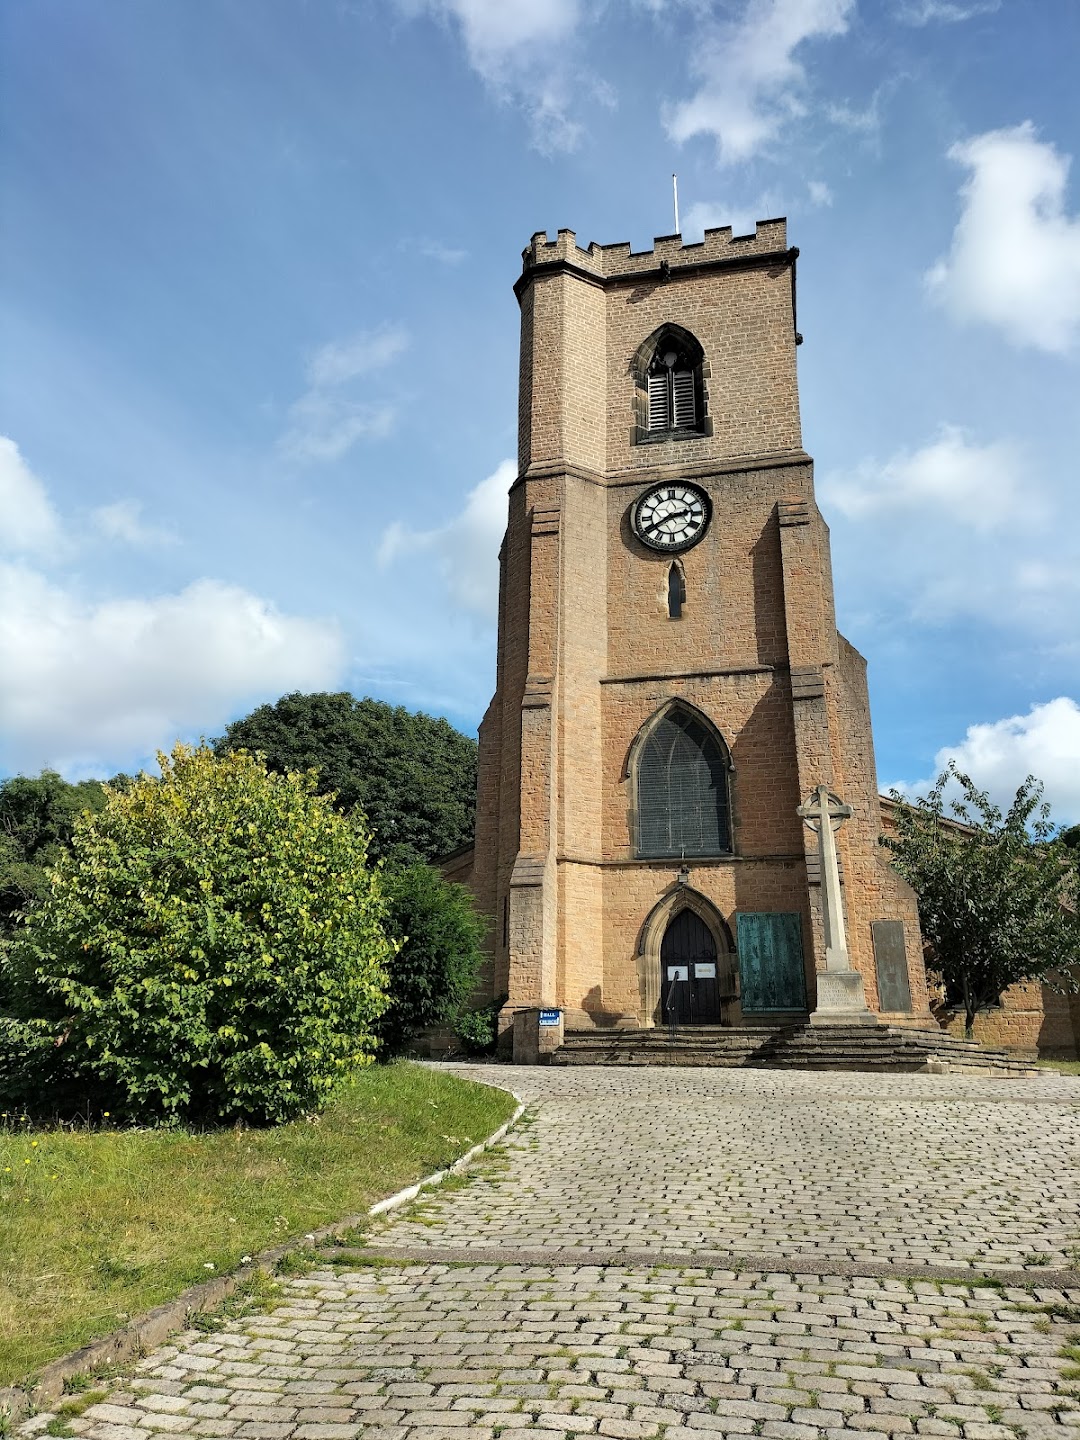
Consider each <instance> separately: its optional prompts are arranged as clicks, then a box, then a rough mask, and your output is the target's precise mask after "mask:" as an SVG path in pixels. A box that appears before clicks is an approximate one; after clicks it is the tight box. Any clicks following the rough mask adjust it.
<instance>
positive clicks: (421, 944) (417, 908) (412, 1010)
mask: <svg viewBox="0 0 1080 1440" xmlns="http://www.w3.org/2000/svg"><path fill="white" fill-rule="evenodd" d="M383 883H384V886H385V889H386V898H387V903H388V905H389V909H390V930H391V933H392V934H394V935H398V936H401V937H402V943H401V948H400V950H399V951H398V953H397V954H396V955H395V956H394V958H393V960H392V961H391V962H390V964H389V966H388V972H389V995H390V1003H389V1005H388V1007H387V1009H386V1012H385V1014H384V1015H383V1017H382V1020H381V1021H380V1023H379V1034H380V1038H381V1040H382V1043H383V1047H384V1050H385V1052H386V1053H387V1054H389V1055H394V1054H397V1053H399V1052H400V1051H401V1050H403V1049H404V1048H405V1047H406V1046H407V1045H408V1043H409V1041H410V1040H411V1039H412V1038H413V1036H414V1035H416V1034H417V1032H418V1031H420V1030H423V1029H424V1028H425V1027H426V1026H428V1025H440V1024H446V1023H448V1022H452V1021H454V1020H456V1018H457V1015H458V1012H459V1011H460V1010H461V1007H462V1006H463V1005H464V1004H465V1003H466V1001H467V1000H468V999H469V996H470V995H471V994H472V992H473V990H474V988H475V986H476V976H477V972H478V970H479V968H480V964H481V962H482V960H483V950H482V949H481V946H482V943H483V938H484V922H483V920H481V918H480V916H479V915H477V913H476V910H475V909H474V907H473V901H472V896H471V895H470V894H469V892H468V891H467V890H466V889H465V888H464V886H462V885H455V884H454V883H453V882H452V881H450V880H444V879H443V878H442V876H441V875H440V874H439V872H438V871H437V870H433V869H432V868H431V866H430V865H410V866H407V867H406V868H405V869H403V870H396V871H389V872H386V873H385V874H384V876H383Z"/></svg>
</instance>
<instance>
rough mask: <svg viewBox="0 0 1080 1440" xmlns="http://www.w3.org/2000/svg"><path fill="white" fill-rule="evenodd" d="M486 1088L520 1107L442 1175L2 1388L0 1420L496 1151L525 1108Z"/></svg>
mask: <svg viewBox="0 0 1080 1440" xmlns="http://www.w3.org/2000/svg"><path fill="white" fill-rule="evenodd" d="M470 1078H471V1077H470ZM473 1083H474V1084H477V1085H484V1084H488V1083H489V1082H487V1081H484V1080H476V1081H474V1082H473ZM490 1088H491V1089H493V1090H503V1091H507V1092H508V1093H509V1094H510V1095H511V1096H512V1097H513V1098H514V1099H515V1100H516V1101H517V1102H518V1106H517V1109H516V1110H515V1111H514V1113H513V1115H511V1116H510V1119H509V1120H507V1121H505V1122H504V1123H503V1124H502V1125H500V1126H499V1127H498V1129H497V1130H493V1131H492V1132H491V1134H490V1135H489V1136H487V1138H486V1139H484V1140H481V1141H480V1142H479V1144H477V1145H474V1146H473V1147H472V1149H471V1150H466V1152H465V1154H464V1155H462V1156H461V1157H460V1159H458V1160H455V1161H454V1163H453V1164H452V1165H448V1166H447V1167H446V1168H445V1169H443V1170H435V1171H433V1172H432V1173H431V1174H430V1175H425V1176H424V1178H423V1179H422V1180H417V1181H416V1183H415V1184H414V1185H406V1187H405V1188H404V1190H399V1191H397V1193H396V1194H394V1195H388V1196H387V1198H386V1199H385V1200H379V1201H377V1202H376V1203H375V1204H374V1205H372V1206H371V1208H370V1209H369V1210H367V1211H365V1213H364V1214H363V1215H346V1216H345V1218H344V1219H343V1220H335V1221H334V1223H333V1224H332V1225H322V1226H320V1227H319V1229H318V1230H309V1231H308V1232H307V1233H306V1234H305V1235H300V1236H298V1237H297V1238H296V1239H294V1240H290V1241H288V1242H287V1243H286V1244H284V1245H275V1246H274V1247H273V1248H272V1249H270V1250H260V1251H259V1253H258V1254H257V1255H256V1256H254V1257H253V1258H252V1260H251V1261H250V1262H249V1263H248V1264H246V1265H241V1266H240V1268H239V1269H237V1270H234V1271H232V1273H231V1274H229V1275H218V1276H215V1277H214V1278H213V1279H212V1280H203V1281H202V1282H201V1283H200V1284H198V1285H192V1286H191V1288H190V1289H188V1290H184V1291H183V1292H182V1293H181V1294H180V1295H178V1296H177V1297H176V1299H175V1300H167V1301H166V1302H165V1304H164V1305H158V1306H156V1307H155V1308H154V1309H153V1310H148V1311H147V1312H146V1313H145V1314H144V1315H139V1316H138V1317H137V1318H136V1319H134V1320H129V1321H128V1323H127V1324H126V1325H123V1326H121V1327H120V1329H119V1330H113V1331H112V1332H111V1333H110V1334H108V1335H103V1336H102V1337H101V1339H100V1340H91V1341H90V1342H89V1344H87V1345H83V1346H82V1347H81V1348H80V1349H78V1350H73V1351H72V1352H71V1354H69V1355H62V1356H61V1357H60V1359H59V1360H52V1361H50V1363H49V1364H48V1365H46V1366H44V1368H43V1369H42V1371H41V1373H40V1375H39V1378H38V1381H37V1384H36V1385H34V1386H33V1388H32V1389H29V1390H27V1389H25V1388H24V1387H23V1386H21V1385H10V1386H7V1387H4V1388H0V1417H3V1416H5V1415H6V1416H7V1417H8V1419H9V1420H11V1421H14V1420H19V1419H22V1418H23V1416H25V1415H26V1414H28V1413H29V1412H30V1411H31V1410H41V1409H43V1408H44V1406H45V1405H46V1404H47V1403H48V1402H49V1401H50V1400H57V1399H59V1397H60V1396H61V1395H62V1394H63V1393H64V1382H65V1381H66V1380H69V1379H70V1378H71V1377H72V1376H73V1375H81V1374H85V1373H89V1374H91V1375H92V1374H93V1373H94V1372H95V1371H96V1370H103V1369H105V1368H106V1367H108V1366H112V1365H122V1364H124V1363H125V1362H126V1361H128V1360H135V1359H139V1358H140V1357H141V1356H142V1355H143V1354H145V1353H146V1352H147V1351H148V1350H153V1349H154V1348H155V1346H157V1345H161V1344H163V1343H164V1342H165V1340H167V1339H168V1337H169V1336H170V1335H171V1334H172V1333H173V1332H174V1331H177V1330H183V1329H185V1328H186V1327H187V1324H188V1322H189V1320H190V1318H191V1316H192V1315H197V1314H199V1312H200V1311H203V1310H215V1309H216V1308H217V1307H218V1306H219V1305H220V1304H221V1303H222V1302H223V1301H225V1300H227V1299H228V1298H229V1296H230V1295H231V1294H233V1292H234V1291H235V1290H236V1289H237V1287H238V1286H240V1285H242V1284H243V1283H244V1281H245V1280H248V1279H250V1278H251V1276H252V1275H254V1274H255V1272H256V1271H259V1270H261V1271H262V1272H263V1273H264V1274H266V1275H272V1274H273V1273H274V1271H275V1270H276V1269H277V1267H278V1265H279V1264H280V1263H281V1261H282V1260H283V1259H284V1258H285V1256H286V1255H289V1254H291V1253H292V1252H293V1251H296V1250H307V1249H310V1248H311V1247H312V1246H314V1245H317V1244H318V1243H319V1242H320V1241H321V1240H330V1239H332V1238H333V1237H334V1236H335V1235H340V1234H342V1233H344V1232H345V1231H347V1230H352V1229H355V1227H356V1226H357V1225H361V1224H363V1222H364V1221H365V1220H367V1219H373V1218H374V1217H375V1216H377V1215H385V1214H386V1213H387V1212H388V1211H390V1210H397V1209H399V1208H400V1206H402V1205H408V1204H409V1202H410V1201H412V1200H415V1199H416V1197H417V1196H418V1195H419V1194H420V1193H421V1191H423V1190H430V1189H431V1188H432V1187H433V1186H435V1185H441V1184H442V1182H443V1181H444V1180H445V1179H447V1178H448V1176H450V1175H458V1174H460V1173H461V1171H463V1170H467V1169H468V1168H469V1166H470V1165H471V1164H472V1163H473V1161H474V1160H475V1159H476V1158H477V1156H479V1155H481V1154H483V1152H484V1151H485V1150H489V1149H490V1148H491V1147H492V1146H493V1145H497V1144H498V1143H499V1141H500V1140H502V1139H503V1138H504V1137H505V1136H506V1135H507V1134H508V1132H509V1131H510V1130H511V1129H512V1128H513V1127H514V1126H515V1125H516V1124H517V1123H518V1121H519V1120H520V1119H521V1117H522V1115H523V1114H524V1113H525V1109H526V1107H525V1104H524V1102H523V1101H522V1099H521V1096H520V1095H518V1094H516V1093H515V1092H514V1091H513V1090H510V1089H509V1086H506V1085H495V1084H492V1085H491V1086H490Z"/></svg>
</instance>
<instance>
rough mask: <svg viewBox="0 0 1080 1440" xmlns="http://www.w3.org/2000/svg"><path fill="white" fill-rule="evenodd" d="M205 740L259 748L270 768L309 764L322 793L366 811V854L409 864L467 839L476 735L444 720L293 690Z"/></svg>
mask: <svg viewBox="0 0 1080 1440" xmlns="http://www.w3.org/2000/svg"><path fill="white" fill-rule="evenodd" d="M214 748H215V749H216V751H217V753H218V754H225V753H227V752H229V751H231V750H237V749H241V748H243V749H247V750H251V751H258V752H260V753H261V754H263V755H264V756H265V757H266V763H267V765H268V766H269V767H270V768H271V769H272V770H276V771H279V772H284V771H288V770H308V769H316V770H317V771H318V772H319V781H318V785H319V789H320V791H321V792H322V793H324V794H325V793H329V792H331V791H332V792H334V793H335V794H336V796H337V800H336V803H337V805H338V806H339V808H341V809H342V810H350V809H352V808H354V807H356V806H358V807H359V808H360V809H361V810H362V811H363V812H364V814H365V815H366V816H367V819H368V823H369V825H370V826H371V832H372V834H371V854H372V857H373V858H374V859H386V860H390V861H392V862H393V863H394V864H396V865H411V864H413V863H415V862H416V861H418V860H435V859H438V858H439V857H440V856H442V855H449V854H450V853H451V852H452V851H454V850H457V849H459V848H460V847H461V846H462V845H467V844H468V843H469V842H470V841H471V839H472V835H473V823H474V817H475V810H476V741H475V740H470V739H469V738H468V736H466V735H462V734H461V733H460V732H459V731H457V730H455V729H454V727H453V726H452V725H451V724H450V723H449V722H448V721H446V720H442V719H435V718H433V717H432V716H430V715H424V714H422V713H415V714H414V713H413V712H412V711H409V710H406V709H404V708H403V707H401V706H397V707H395V706H392V705H386V704H384V703H383V702H382V701H380V700H367V699H365V700H357V699H354V697H353V696H352V695H349V694H346V693H340V694H326V693H321V694H315V695H300V694H292V695H284V696H282V698H281V699H280V700H278V701H277V702H276V704H273V705H260V706H259V708H258V709H257V710H254V711H252V713H251V714H250V715H248V716H247V717H246V718H244V719H242V720H237V721H235V722H234V723H233V724H232V725H230V726H229V727H228V729H227V731H226V732H225V734H224V735H223V736H222V737H221V738H220V739H219V740H216V741H215V742H214Z"/></svg>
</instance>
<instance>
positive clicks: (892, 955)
mask: <svg viewBox="0 0 1080 1440" xmlns="http://www.w3.org/2000/svg"><path fill="white" fill-rule="evenodd" d="M870 933H871V935H872V936H873V937H874V964H875V965H876V967H877V983H878V998H879V1000H880V1001H881V1008H882V1010H893V1011H899V1012H902V1013H903V1014H909V1013H910V1011H911V988H910V986H909V985H908V971H907V954H906V951H905V946H904V922H903V921H902V920H871V922H870Z"/></svg>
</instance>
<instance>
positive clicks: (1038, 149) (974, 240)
mask: <svg viewBox="0 0 1080 1440" xmlns="http://www.w3.org/2000/svg"><path fill="white" fill-rule="evenodd" d="M949 157H950V159H952V160H955V161H957V162H958V163H959V164H961V165H964V166H966V167H967V168H968V170H969V171H970V176H969V178H968V180H967V182H966V183H965V184H964V185H963V187H962V188H961V191H960V194H961V197H962V200H963V211H962V213H961V216H960V220H959V222H958V223H957V226H956V230H955V231H954V233H953V239H952V247H951V249H950V251H949V253H948V255H946V256H944V257H943V258H942V259H940V260H938V262H937V263H936V264H935V265H934V266H933V267H932V268H931V270H930V271H929V272H928V274H927V276H926V280H927V285H928V287H929V290H930V293H931V294H932V295H933V296H934V297H935V298H936V299H937V300H939V301H940V302H941V303H942V304H943V305H944V306H945V307H946V309H948V310H949V311H950V313H951V314H952V315H953V316H954V317H955V318H956V319H958V320H961V321H981V322H984V323H986V324H989V325H994V326H996V327H998V328H999V329H1000V330H1002V331H1003V332H1004V334H1005V335H1006V336H1007V337H1008V338H1009V339H1010V340H1011V341H1012V342H1013V343H1014V344H1016V345H1023V346H1033V347H1034V348H1036V349H1040V350H1047V351H1050V352H1053V353H1059V354H1060V353H1064V352H1065V351H1067V350H1069V349H1070V347H1071V346H1072V345H1073V343H1074V342H1075V340H1076V338H1077V335H1078V334H1080V216H1075V215H1073V216H1070V215H1068V214H1067V213H1066V210H1065V187H1066V181H1067V179H1068V174H1069V166H1070V163H1071V158H1070V157H1069V156H1067V155H1062V154H1060V153H1059V151H1058V150H1056V149H1055V147H1054V146H1053V145H1051V144H1048V143H1046V142H1043V141H1040V140H1039V139H1037V137H1036V132H1035V128H1034V126H1033V125H1032V124H1031V123H1030V121H1025V122H1024V124H1022V125H1017V126H1014V127H1013V128H1012V129H1008V130H990V131H987V132H986V133H985V134H983V135H977V136H975V137H974V139H971V140H967V141H964V142H963V143H962V144H959V145H954V146H953V147H952V148H951V149H950V150H949Z"/></svg>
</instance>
